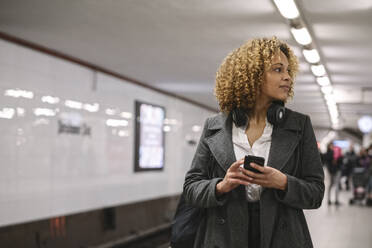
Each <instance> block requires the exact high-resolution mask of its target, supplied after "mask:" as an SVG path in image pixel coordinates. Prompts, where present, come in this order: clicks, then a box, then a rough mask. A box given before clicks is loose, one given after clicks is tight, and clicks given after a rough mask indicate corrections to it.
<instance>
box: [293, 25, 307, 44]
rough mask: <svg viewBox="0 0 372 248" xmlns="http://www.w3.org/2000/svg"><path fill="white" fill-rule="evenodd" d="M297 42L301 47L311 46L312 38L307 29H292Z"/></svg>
mask: <svg viewBox="0 0 372 248" xmlns="http://www.w3.org/2000/svg"><path fill="white" fill-rule="evenodd" d="M291 32H292V34H293V37H294V38H295V40H296V41H297V42H298V43H299V44H301V45H309V44H310V43H311V41H312V39H311V36H310V34H309V32H308V31H307V29H306V28H299V29H296V28H291Z"/></svg>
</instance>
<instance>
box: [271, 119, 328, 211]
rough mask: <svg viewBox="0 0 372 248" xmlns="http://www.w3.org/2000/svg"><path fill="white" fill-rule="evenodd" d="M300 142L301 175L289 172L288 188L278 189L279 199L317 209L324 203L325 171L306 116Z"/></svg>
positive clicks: (277, 195)
mask: <svg viewBox="0 0 372 248" xmlns="http://www.w3.org/2000/svg"><path fill="white" fill-rule="evenodd" d="M302 139H303V140H302V141H300V144H301V146H302V147H300V149H301V158H300V161H302V162H301V164H300V165H299V170H300V173H299V174H300V177H301V178H297V177H295V176H292V175H288V174H287V179H288V184H287V190H286V191H281V190H276V191H275V195H276V197H277V199H278V200H279V201H280V202H282V203H284V204H286V205H288V206H291V207H294V208H300V209H315V208H319V207H320V206H321V204H322V200H323V196H324V171H323V168H322V163H321V160H320V153H319V150H318V147H317V143H316V138H315V134H314V130H313V127H312V125H311V121H310V118H309V117H308V116H306V120H305V125H304V129H303V136H302Z"/></svg>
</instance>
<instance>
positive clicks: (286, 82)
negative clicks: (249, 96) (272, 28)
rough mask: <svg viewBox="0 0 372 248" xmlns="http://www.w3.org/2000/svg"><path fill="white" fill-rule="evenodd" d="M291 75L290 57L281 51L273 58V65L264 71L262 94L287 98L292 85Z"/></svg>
mask: <svg viewBox="0 0 372 248" xmlns="http://www.w3.org/2000/svg"><path fill="white" fill-rule="evenodd" d="M291 81H292V79H291V77H290V76H289V74H288V59H287V57H286V56H285V54H284V53H283V52H282V51H280V52H278V53H276V54H275V55H274V56H273V58H272V60H271V67H270V68H268V69H267V70H266V71H265V72H264V82H263V84H262V87H261V96H260V97H265V98H268V99H269V100H270V101H272V100H281V101H285V100H287V98H288V96H289V90H290V87H291Z"/></svg>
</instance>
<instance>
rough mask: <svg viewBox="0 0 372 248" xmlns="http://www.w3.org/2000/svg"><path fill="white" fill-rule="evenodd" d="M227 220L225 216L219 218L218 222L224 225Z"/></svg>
mask: <svg viewBox="0 0 372 248" xmlns="http://www.w3.org/2000/svg"><path fill="white" fill-rule="evenodd" d="M225 222H226V220H225V219H224V218H220V219H218V224H220V225H223V224H225Z"/></svg>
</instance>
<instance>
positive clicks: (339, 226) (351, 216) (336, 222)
mask: <svg viewBox="0 0 372 248" xmlns="http://www.w3.org/2000/svg"><path fill="white" fill-rule="evenodd" d="M328 180H329V177H328V175H327V174H326V181H325V183H326V185H328ZM339 197H340V202H341V205H340V206H335V205H330V206H328V204H327V198H326V195H325V198H324V200H323V204H322V206H321V207H320V208H319V209H317V210H307V211H305V214H306V219H307V222H308V224H309V228H310V233H311V236H312V240H313V244H314V248H333V247H334V248H336V247H337V248H371V247H372V207H366V206H365V205H361V204H353V205H349V199H350V198H352V191H351V190H350V191H345V190H343V191H340V195H339Z"/></svg>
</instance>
